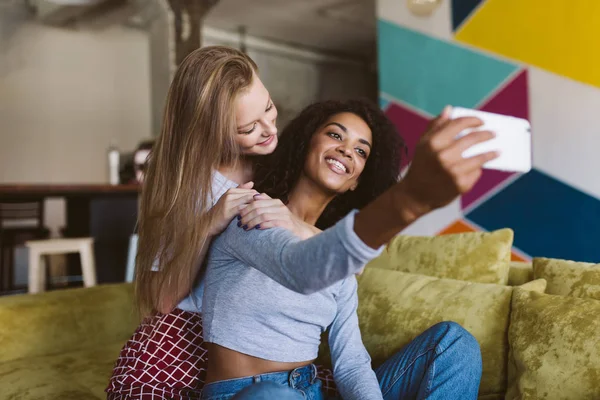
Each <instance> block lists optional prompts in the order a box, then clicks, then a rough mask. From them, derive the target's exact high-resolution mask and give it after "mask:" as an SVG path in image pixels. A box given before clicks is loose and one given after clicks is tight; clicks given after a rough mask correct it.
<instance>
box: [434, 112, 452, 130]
mask: <svg viewBox="0 0 600 400" xmlns="http://www.w3.org/2000/svg"><path fill="white" fill-rule="evenodd" d="M451 111H452V107H450V106H446V107H444V109H443V110H442V112H441V113H440V115H438V116H437V117H436V118H435V119H433V120H432V121H431V123H430V124H429V131H431V132H435V131H437V130H438V129H440V127H441V126H442V125H444V124H445V123H446V122H448V121H449V120H450V112H451Z"/></svg>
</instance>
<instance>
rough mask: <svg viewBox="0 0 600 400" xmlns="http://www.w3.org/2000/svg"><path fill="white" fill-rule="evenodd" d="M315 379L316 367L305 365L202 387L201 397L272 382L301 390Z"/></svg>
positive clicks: (225, 393) (231, 392)
mask: <svg viewBox="0 0 600 400" xmlns="http://www.w3.org/2000/svg"><path fill="white" fill-rule="evenodd" d="M316 378H317V367H315V366H314V364H310V365H307V366H305V367H300V368H296V369H293V370H291V371H284V372H270V373H268V374H261V375H255V376H247V377H243V378H235V379H227V380H223V381H218V382H211V383H208V384H206V385H204V388H203V389H202V397H211V396H218V395H221V396H224V395H228V394H233V393H237V392H239V391H241V390H242V389H244V388H246V387H248V386H251V385H253V384H255V383H258V382H262V381H272V382H275V383H279V384H281V385H286V386H289V387H291V388H293V389H302V388H305V387H308V386H310V385H312V384H313V383H314V381H315V379H316Z"/></svg>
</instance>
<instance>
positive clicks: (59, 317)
mask: <svg viewBox="0 0 600 400" xmlns="http://www.w3.org/2000/svg"><path fill="white" fill-rule="evenodd" d="M511 245H512V232H509V231H507V230H503V231H499V232H493V233H486V234H480V233H477V234H475V233H473V234H462V235H454V236H451V235H449V236H446V237H439V238H420V239H419V238H417V239H414V238H399V239H398V240H396V241H395V242H393V243H392V244H390V246H389V247H388V250H387V251H386V252H385V253H384V254H382V256H381V257H379V258H378V259H376V260H374V262H373V263H371V264H370V265H369V266H368V267H367V268H366V270H365V272H364V274H363V275H362V276H361V277H360V278H359V289H358V291H359V299H360V304H359V309H358V313H359V320H360V324H361V331H362V334H363V340H364V342H365V345H366V347H367V349H368V350H369V352H370V354H371V355H372V358H373V362H374V365H375V366H376V365H377V364H378V363H380V362H382V361H383V360H384V359H385V358H387V357H388V356H389V355H391V354H392V353H393V352H395V351H397V350H398V349H399V348H401V347H402V346H403V345H404V344H406V343H408V341H410V340H411V339H412V338H413V337H414V336H416V335H417V334H418V333H419V332H421V331H423V330H424V329H426V328H427V327H429V326H431V325H433V324H434V323H436V322H439V321H443V320H452V321H455V322H458V323H460V324H461V325H463V326H464V327H465V328H466V329H467V330H469V331H470V332H471V333H472V334H473V335H474V336H475V337H476V338H477V339H478V341H479V343H480V346H481V349H482V357H483V364H484V365H483V366H484V369H483V376H482V382H481V390H480V399H486V400H490V399H503V398H505V396H506V399H507V400H509V399H510V400H512V399H574V400H577V399H596V398H600V381H599V380H600V356H599V355H600V339H598V338H600V335H597V334H596V335H590V334H588V333H587V332H591V331H593V330H594V329H598V330H600V302H599V300H596V299H579V298H577V299H575V298H570V297H567V296H556V295H547V294H543V292H544V290H545V289H546V280H545V279H535V280H534V278H540V276H537V277H536V276H535V274H534V270H533V268H532V265H531V264H526V263H514V262H513V263H511V262H510V249H511ZM406 260H410V262H407V261H406ZM534 264H535V260H534ZM575 264H577V263H575ZM436 265H438V266H441V268H436ZM540 265H541V266H543V265H542V264H541V263H540ZM553 265H554V264H550V267H552V266H553ZM541 266H540V268H538V269H539V271H538V274H541V275H543V276H541V278H547V280H548V289H550V288H551V287H552V286H551V283H552V281H553V280H554V277H555V276H557V274H558V273H557V272H556V271H557V270H558V271H561V270H562V269H561V268H562V264H558V267H555V269H550V267H547V268H546V269H545V270H542V269H541ZM577 266H578V265H577ZM457 268H458V269H457ZM585 268H588V266H585ZM589 268H591V270H586V272H585V273H586V275H585V276H586V279H587V280H586V282H585V285H584V286H582V284H581V282H579V281H576V280H573V279H571V280H568V279H567V280H565V279H562V278H560V277H559V279H558V283H560V282H562V281H565V282H568V283H571V287H574V288H575V289H577V290H579V291H581V290H580V289H578V288H580V287H584V288H585V290H586V291H587V292H590V293H598V294H600V289H599V288H600V285H596V286H594V285H595V284H596V283H600V282H597V281H594V279H600V273H597V272H600V265H599V266H593V265H592V266H590V267H589ZM594 268H596V269H594ZM415 271H424V273H427V274H428V275H429V276H425V275H420V274H415V273H414V272H415ZM457 271H458V272H457ZM477 271H479V272H477ZM570 271H571V270H570ZM461 274H466V277H465V276H460V275H461ZM436 275H437V276H436ZM569 276H570V277H572V276H573V272H572V271H571V272H570V275H569ZM587 277H591V278H589V279H588V278H587ZM467 278H468V279H467ZM478 280H482V281H483V282H478ZM518 286H520V287H518ZM575 289H573V290H572V291H574V290H575ZM597 289H598V290H597ZM556 290H558V289H556ZM561 290H562V291H563V292H567V291H566V289H564V288H562V289H561ZM548 292H550V291H548ZM132 300H133V291H132V286H131V285H129V284H117V285H101V286H97V287H94V288H89V289H70V290H61V291H53V292H47V293H42V294H37V295H18V296H9V297H4V298H2V297H0V346H1V351H0V399H12V400H17V399H61V400H65V399H78V400H80V399H83V400H85V399H104V398H106V396H105V394H104V388H105V387H106V385H107V383H108V378H109V376H110V374H111V371H112V367H113V363H114V361H115V360H116V358H117V356H118V354H119V350H120V348H121V347H122V346H123V344H124V343H125V342H126V340H127V339H128V338H129V337H130V335H131V333H132V332H133V331H134V330H135V328H136V326H137V323H138V321H137V318H136V316H135V313H134V310H133V307H132ZM582 308H585V309H586V310H588V311H585V312H583V311H582ZM561 313H562V314H561ZM530 321H537V322H535V323H536V324H538V325H535V326H534V325H531V326H530V324H532V323H533V322H531V323H530ZM565 321H571V322H569V323H571V325H570V326H564V323H565ZM561 324H563V325H561ZM549 327H553V328H552V329H550V328H549ZM529 331H532V332H531V334H530V333H529ZM534 333H535V334H534ZM509 342H510V343H509ZM326 346H327V343H326V341H324V343H323V348H322V350H321V352H320V353H321V357H320V359H319V360H318V362H319V363H322V364H327V362H328V360H327V353H328V352H327V349H326ZM530 349H535V352H532V351H530ZM547 349H552V353H551V354H550V353H548V352H547ZM548 357H551V359H548ZM552 357H554V358H552ZM555 359H558V360H559V361H560V363H562V364H560V363H559V365H558V366H557V365H555V364H553V363H554V360H555ZM545 366H551V368H550V367H549V368H546V367H545ZM582 366H583V368H582ZM565 374H570V375H571V376H575V377H578V380H577V381H576V382H572V381H569V380H568V377H566V376H565ZM562 382H570V384H571V386H569V389H568V390H569V391H567V392H566V393H567V394H565V392H564V391H563V392H561V389H560V388H559V387H558V388H555V389H553V390H552V391H549V390H545V388H546V387H550V386H552V385H553V384H556V385H561V384H562ZM563 386H564V385H563ZM596 387H597V389H596ZM569 393H575V394H574V395H573V396H571V395H570V394H569Z"/></svg>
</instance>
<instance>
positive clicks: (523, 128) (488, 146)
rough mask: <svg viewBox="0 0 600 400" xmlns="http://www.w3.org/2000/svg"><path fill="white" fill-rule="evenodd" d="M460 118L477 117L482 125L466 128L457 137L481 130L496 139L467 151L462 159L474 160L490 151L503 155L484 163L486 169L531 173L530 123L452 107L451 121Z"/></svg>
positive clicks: (514, 118)
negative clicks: (475, 157)
mask: <svg viewBox="0 0 600 400" xmlns="http://www.w3.org/2000/svg"><path fill="white" fill-rule="evenodd" d="M460 117H477V118H479V119H480V120H482V121H483V126H480V127H479V128H476V129H466V130H464V131H462V132H461V133H460V134H459V135H458V137H462V136H464V135H467V134H469V133H471V132H473V131H481V130H485V131H492V132H494V133H495V134H496V137H495V138H493V139H491V140H488V141H487V142H483V143H478V144H476V145H474V146H473V147H471V148H469V149H467V150H466V151H465V152H464V153H463V157H465V158H467V157H473V156H476V155H479V154H483V153H487V152H488V151H499V152H500V156H499V157H498V158H496V159H495V160H492V161H489V162H487V163H486V164H484V166H483V167H484V168H488V169H496V170H500V171H508V172H522V173H525V172H529V171H530V170H531V164H532V155H531V124H530V123H529V121H527V120H526V119H523V118H516V117H511V116H508V115H501V114H494V113H490V112H485V111H479V110H471V109H468V108H461V107H453V108H452V112H451V114H450V118H452V119H455V118H460ZM458 137H457V138H458Z"/></svg>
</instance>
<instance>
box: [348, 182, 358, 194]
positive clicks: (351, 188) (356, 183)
mask: <svg viewBox="0 0 600 400" xmlns="http://www.w3.org/2000/svg"><path fill="white" fill-rule="evenodd" d="M357 187H358V182H354V183H353V184H352V186H350V191H351V192H354V191H355V190H356V188H357Z"/></svg>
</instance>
